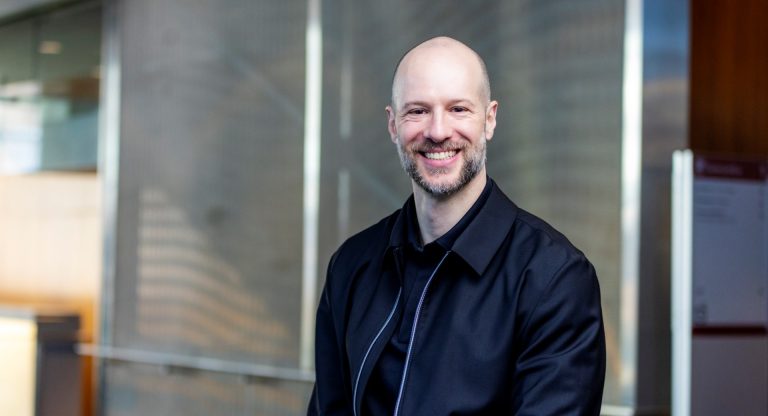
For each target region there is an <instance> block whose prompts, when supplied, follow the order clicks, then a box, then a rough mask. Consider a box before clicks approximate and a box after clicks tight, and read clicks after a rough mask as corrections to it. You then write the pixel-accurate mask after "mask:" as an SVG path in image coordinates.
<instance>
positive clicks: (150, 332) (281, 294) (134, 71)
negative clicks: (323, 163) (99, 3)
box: [107, 0, 306, 414]
mask: <svg viewBox="0 0 768 416" xmlns="http://www.w3.org/2000/svg"><path fill="white" fill-rule="evenodd" d="M119 17H120V18H119V20H120V27H119V28H118V29H119V33H120V43H121V53H122V56H121V61H122V63H121V71H122V74H121V76H122V80H121V81H122V86H121V88H120V94H121V136H120V175H119V176H120V183H119V201H118V224H117V229H116V234H115V236H116V241H117V266H116V267H117V268H116V274H117V277H116V281H115V305H114V308H115V309H114V312H113V313H114V316H115V320H114V331H113V333H114V339H113V342H114V345H117V346H120V347H130V348H138V349H146V350H155V351H165V352H173V353H175V354H183V355H184V354H185V355H197V356H206V357H213V358H220V359H226V360H234V361H246V362H249V363H260V364H274V365H281V366H289V367H295V366H297V365H298V357H299V351H298V346H299V326H300V325H299V315H300V310H301V307H300V300H301V237H302V220H301V219H302V208H301V207H302V200H301V195H302V192H301V190H302V145H303V112H304V82H303V80H304V55H305V50H304V36H305V24H306V4H305V3H304V2H253V1H250V0H241V1H231V2H227V5H226V7H222V5H221V4H219V3H215V2H188V1H186V0H139V1H130V2H120V9H119ZM107 388H111V387H110V385H109V382H108V383H107ZM160 413H163V412H160ZM182 413H183V412H182ZM214 413H215V412H214ZM147 414H152V412H150V413H147ZM155 414H157V413H156V412H155ZM209 414H213V413H209Z"/></svg>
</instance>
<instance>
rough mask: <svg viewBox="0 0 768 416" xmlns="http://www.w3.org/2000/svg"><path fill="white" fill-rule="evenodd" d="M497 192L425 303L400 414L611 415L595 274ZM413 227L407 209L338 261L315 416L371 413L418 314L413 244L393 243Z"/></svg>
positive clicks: (346, 247)
mask: <svg viewBox="0 0 768 416" xmlns="http://www.w3.org/2000/svg"><path fill="white" fill-rule="evenodd" d="M489 182H490V187H491V189H490V192H489V195H488V197H487V198H488V199H487V200H486V201H485V202H484V203H483V204H481V205H482V207H481V208H480V209H479V211H478V212H477V213H476V215H475V217H474V218H473V219H471V221H468V224H466V228H465V229H464V230H463V232H461V233H460V235H458V236H457V237H456V240H455V241H454V242H453V244H452V245H451V247H450V249H448V250H446V251H444V254H443V256H442V257H440V260H439V262H438V264H437V265H436V267H435V269H434V270H433V272H432V273H431V275H430V276H428V278H427V282H426V283H425V288H424V290H422V291H421V292H422V293H420V294H419V302H418V304H417V310H416V311H415V314H414V318H413V321H412V322H413V328H411V332H408V334H407V336H408V338H409V339H408V341H409V347H408V350H406V352H405V354H406V357H405V361H404V366H403V367H404V368H403V370H401V374H402V379H403V381H402V383H398V384H402V391H400V390H401V388H400V386H398V388H397V390H398V391H397V396H398V397H396V398H395V406H396V416H397V415H409V416H410V415H419V416H420V415H430V416H431V415H438V416H440V415H459V414H461V415H497V414H499V415H500V414H515V415H597V414H599V411H600V401H601V396H602V391H603V382H604V377H605V339H604V333H603V323H602V313H601V309H600V292H599V287H598V282H597V278H596V276H595V271H594V268H593V267H592V265H591V264H590V263H589V261H588V260H587V259H586V258H585V257H584V255H583V254H582V253H581V252H580V251H579V250H577V249H576V248H574V247H573V246H572V245H571V244H570V242H569V241H568V240H567V239H566V238H565V237H564V236H563V235H561V234H560V233H558V232H557V231H556V230H554V229H553V228H552V227H550V226H549V225H548V224H546V223H545V222H544V221H542V220H541V219H539V218H537V217H535V216H533V215H531V214H529V213H527V212H526V211H524V210H522V209H520V208H518V207H517V206H515V205H514V204H513V203H512V202H511V201H509V199H507V198H506V196H505V195H504V194H503V193H502V192H501V190H499V188H498V187H497V186H496V185H495V184H494V183H493V182H492V181H489ZM406 220H407V215H406V214H405V212H404V210H398V211H396V212H395V213H394V214H392V215H391V216H389V217H387V218H385V219H384V220H382V221H380V222H379V223H378V224H376V225H374V226H372V227H370V228H368V229H367V230H365V231H363V232H361V233H359V234H357V235H355V236H353V237H352V238H350V239H349V240H347V241H346V242H345V243H344V244H343V245H342V246H341V247H340V248H339V250H338V251H337V252H336V253H335V254H334V256H333V257H332V259H331V262H330V264H329V267H328V275H327V278H326V283H325V288H324V290H323V293H322V296H321V298H320V304H319V306H318V312H317V332H316V369H317V382H316V384H315V390H314V392H313V394H312V398H311V402H310V406H309V412H308V414H310V415H361V404H362V403H363V397H366V396H367V395H369V394H371V392H370V391H369V389H370V388H372V387H371V386H372V385H371V384H370V383H371V381H370V380H372V378H371V377H372V376H371V374H372V372H373V370H374V369H375V368H376V367H377V363H378V362H379V361H380V360H381V357H382V352H383V351H384V350H385V349H386V348H387V346H388V345H389V341H390V340H392V339H393V337H395V338H397V337H398V336H399V333H398V332H397V329H398V328H397V325H396V323H397V322H399V321H400V320H401V316H403V314H404V313H407V312H405V311H403V308H401V307H400V306H399V305H400V304H401V303H400V302H401V298H403V299H404V297H403V293H404V292H403V290H404V283H405V282H404V280H403V274H402V270H400V269H399V266H398V261H397V258H398V254H397V253H398V252H399V250H402V249H404V247H403V245H402V244H401V245H399V246H398V245H390V242H392V241H393V237H394V236H396V234H397V232H396V231H395V230H398V229H402V227H403V222H404V221H406ZM444 249H445V247H444ZM430 261H431V260H430ZM404 302H406V303H408V302H407V300H404ZM419 305H420V306H419ZM403 322H404V323H406V322H408V320H407V319H406V320H405V321H403ZM408 325H410V323H408ZM401 329H402V328H401ZM411 334H413V335H412V336H411ZM376 394H377V393H374V396H375V395H376ZM366 400H367V399H366Z"/></svg>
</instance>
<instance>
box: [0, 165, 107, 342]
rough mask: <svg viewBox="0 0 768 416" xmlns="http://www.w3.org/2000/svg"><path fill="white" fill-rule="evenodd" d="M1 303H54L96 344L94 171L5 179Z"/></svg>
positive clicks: (97, 204)
mask: <svg viewBox="0 0 768 416" xmlns="http://www.w3.org/2000/svg"><path fill="white" fill-rule="evenodd" d="M0 230H2V232H0V302H4V303H25V304H28V303H55V304H57V305H59V306H64V307H68V308H72V309H74V310H76V311H78V312H80V314H81V316H82V322H81V327H82V332H81V338H82V339H83V340H86V341H88V340H92V339H93V335H94V334H93V331H94V328H95V325H94V319H95V316H94V313H93V311H94V306H95V300H96V299H97V297H98V293H99V282H100V273H101V193H100V183H99V177H98V175H97V174H95V173H45V174H35V175H24V176H0Z"/></svg>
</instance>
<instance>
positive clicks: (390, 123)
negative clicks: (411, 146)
mask: <svg viewBox="0 0 768 416" xmlns="http://www.w3.org/2000/svg"><path fill="white" fill-rule="evenodd" d="M385 111H386V112H387V130H389V137H390V138H391V139H392V142H393V143H396V142H397V126H396V125H395V110H394V109H393V108H392V106H391V105H388V106H387V108H385Z"/></svg>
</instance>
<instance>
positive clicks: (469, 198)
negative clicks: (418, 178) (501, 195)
mask: <svg viewBox="0 0 768 416" xmlns="http://www.w3.org/2000/svg"><path fill="white" fill-rule="evenodd" d="M486 182H487V179H486V175H485V169H483V170H482V171H481V172H478V173H477V176H475V177H474V178H473V179H472V180H471V181H469V183H467V185H466V186H464V188H462V189H461V190H460V191H458V192H456V193H455V194H453V195H451V196H449V197H445V198H439V197H435V196H432V195H430V194H428V193H426V192H425V191H424V190H423V189H421V188H420V187H419V186H418V185H416V184H413V199H414V202H415V204H416V217H417V218H418V220H419V231H420V232H421V241H422V243H423V244H425V245H426V244H429V243H431V242H433V241H435V240H437V239H438V238H440V237H441V236H442V235H443V234H445V233H447V232H448V230H450V229H451V228H453V226H454V225H456V223H458V222H459V220H461V217H463V216H464V214H466V213H467V211H469V209H470V208H472V204H474V203H475V201H477V198H479V197H480V194H481V193H483V188H485V184H486Z"/></svg>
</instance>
